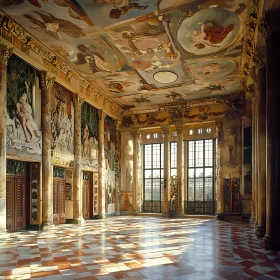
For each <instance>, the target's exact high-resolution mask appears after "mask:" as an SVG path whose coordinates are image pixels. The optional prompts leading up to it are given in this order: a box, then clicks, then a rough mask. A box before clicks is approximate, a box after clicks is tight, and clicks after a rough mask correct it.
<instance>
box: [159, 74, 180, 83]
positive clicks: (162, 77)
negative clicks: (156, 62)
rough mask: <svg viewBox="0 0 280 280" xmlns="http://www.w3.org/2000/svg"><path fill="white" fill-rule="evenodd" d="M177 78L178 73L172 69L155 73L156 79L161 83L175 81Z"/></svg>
mask: <svg viewBox="0 0 280 280" xmlns="http://www.w3.org/2000/svg"><path fill="white" fill-rule="evenodd" d="M177 78H178V76H177V74H175V73H173V72H171V71H160V72H157V73H155V74H154V79H155V80H156V81H157V82H159V83H161V84H169V83H173V82H175V81H176V80H177Z"/></svg>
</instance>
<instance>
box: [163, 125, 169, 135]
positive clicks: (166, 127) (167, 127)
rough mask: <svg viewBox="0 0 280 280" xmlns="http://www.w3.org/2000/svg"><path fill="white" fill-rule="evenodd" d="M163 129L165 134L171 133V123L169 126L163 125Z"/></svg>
mask: <svg viewBox="0 0 280 280" xmlns="http://www.w3.org/2000/svg"><path fill="white" fill-rule="evenodd" d="M161 130H162V133H163V134H164V135H169V133H170V126H169V125H168V126H161Z"/></svg>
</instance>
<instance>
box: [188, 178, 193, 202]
mask: <svg viewBox="0 0 280 280" xmlns="http://www.w3.org/2000/svg"><path fill="white" fill-rule="evenodd" d="M188 201H194V179H189V180H188Z"/></svg>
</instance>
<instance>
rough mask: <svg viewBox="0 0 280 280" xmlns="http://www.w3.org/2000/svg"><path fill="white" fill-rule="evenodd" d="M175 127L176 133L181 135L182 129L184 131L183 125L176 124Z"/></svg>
mask: <svg viewBox="0 0 280 280" xmlns="http://www.w3.org/2000/svg"><path fill="white" fill-rule="evenodd" d="M175 127H176V131H177V133H182V132H183V129H184V124H183V123H180V124H176V125H175Z"/></svg>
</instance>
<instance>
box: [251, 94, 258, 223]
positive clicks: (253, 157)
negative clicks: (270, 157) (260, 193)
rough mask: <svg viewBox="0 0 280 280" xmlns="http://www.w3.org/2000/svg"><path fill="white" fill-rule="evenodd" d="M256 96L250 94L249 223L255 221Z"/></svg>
mask: <svg viewBox="0 0 280 280" xmlns="http://www.w3.org/2000/svg"><path fill="white" fill-rule="evenodd" d="M255 112H256V98H255V93H254V95H253V96H252V201H251V217H250V223H251V224H255V223H256V207H257V203H256V193H257V192H256V187H257V186H256V125H255V124H256V114H255Z"/></svg>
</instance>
